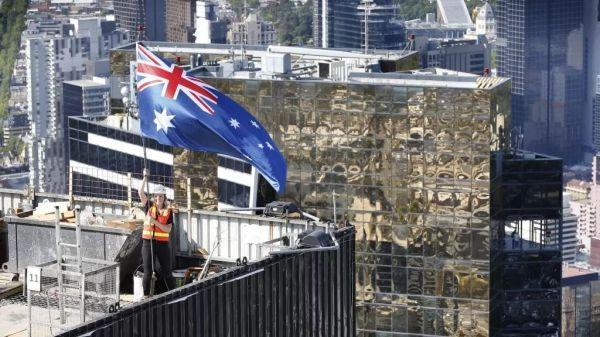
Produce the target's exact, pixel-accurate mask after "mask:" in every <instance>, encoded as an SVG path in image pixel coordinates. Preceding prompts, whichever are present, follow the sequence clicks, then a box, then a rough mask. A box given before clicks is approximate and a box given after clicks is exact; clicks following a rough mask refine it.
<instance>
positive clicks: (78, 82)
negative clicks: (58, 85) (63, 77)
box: [63, 80, 110, 88]
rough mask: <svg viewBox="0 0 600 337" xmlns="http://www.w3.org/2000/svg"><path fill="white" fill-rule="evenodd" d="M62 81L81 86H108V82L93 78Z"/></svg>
mask: <svg viewBox="0 0 600 337" xmlns="http://www.w3.org/2000/svg"><path fill="white" fill-rule="evenodd" d="M63 83H66V84H70V85H75V86H78V87H82V88H96V87H98V88H105V87H110V86H109V85H108V84H105V83H102V82H99V81H94V80H75V81H64V82H63Z"/></svg>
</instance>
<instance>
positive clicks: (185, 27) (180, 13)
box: [165, 0, 196, 42]
mask: <svg viewBox="0 0 600 337" xmlns="http://www.w3.org/2000/svg"><path fill="white" fill-rule="evenodd" d="M165 1H166V27H167V36H166V38H167V41H169V42H194V38H193V33H194V21H195V18H196V14H195V11H196V0H165Z"/></svg>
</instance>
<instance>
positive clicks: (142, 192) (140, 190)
mask: <svg viewBox="0 0 600 337" xmlns="http://www.w3.org/2000/svg"><path fill="white" fill-rule="evenodd" d="M143 176H144V179H142V183H141V184H140V188H138V195H139V196H140V201H141V202H142V205H144V206H146V203H147V202H148V197H147V196H146V192H145V188H146V185H147V184H146V183H147V181H148V169H144V172H143Z"/></svg>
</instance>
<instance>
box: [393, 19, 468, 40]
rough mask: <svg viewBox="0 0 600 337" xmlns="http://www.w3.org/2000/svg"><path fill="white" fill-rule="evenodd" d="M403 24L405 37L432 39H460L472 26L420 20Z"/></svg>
mask: <svg viewBox="0 0 600 337" xmlns="http://www.w3.org/2000/svg"><path fill="white" fill-rule="evenodd" d="M404 24H405V26H406V35H407V36H410V35H414V36H415V37H425V38H433V39H461V38H463V37H464V36H465V35H467V33H468V32H469V30H470V29H472V28H473V25H462V24H459V25H445V24H441V23H439V22H436V21H423V20H421V19H415V20H409V21H405V22H404Z"/></svg>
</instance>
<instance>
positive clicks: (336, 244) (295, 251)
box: [269, 233, 340, 255]
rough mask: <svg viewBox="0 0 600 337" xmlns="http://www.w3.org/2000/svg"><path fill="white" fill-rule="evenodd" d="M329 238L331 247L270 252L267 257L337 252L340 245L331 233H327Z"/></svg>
mask: <svg viewBox="0 0 600 337" xmlns="http://www.w3.org/2000/svg"><path fill="white" fill-rule="evenodd" d="M329 236H331V238H332V239H333V244H334V246H333V247H316V248H300V249H286V250H278V251H271V252H269V255H290V254H296V253H309V252H324V251H331V250H339V249H340V244H339V243H338V241H337V239H336V238H335V236H333V233H329Z"/></svg>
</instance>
